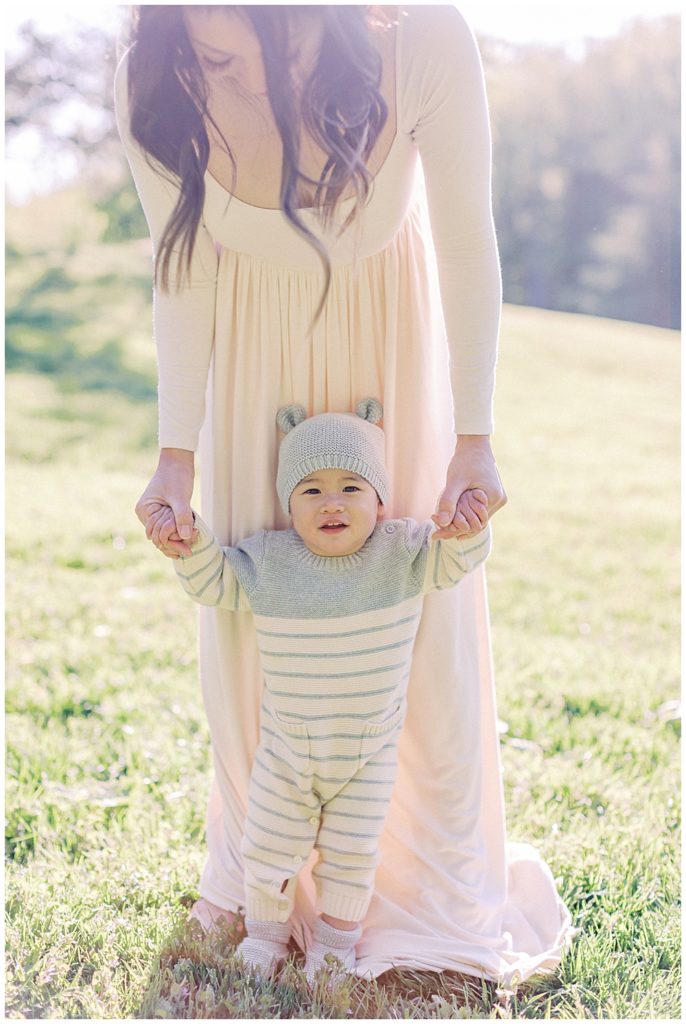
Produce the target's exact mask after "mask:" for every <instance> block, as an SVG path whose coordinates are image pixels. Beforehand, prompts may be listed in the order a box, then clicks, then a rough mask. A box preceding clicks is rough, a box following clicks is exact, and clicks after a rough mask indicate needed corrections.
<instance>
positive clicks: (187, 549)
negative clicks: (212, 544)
mask: <svg viewBox="0 0 686 1024" xmlns="http://www.w3.org/2000/svg"><path fill="white" fill-rule="evenodd" d="M194 479H195V459H194V455H193V452H189V451H186V450H185V449H183V448H163V449H162V450H161V452H160V459H159V462H158V464H157V469H156V470H155V474H154V476H153V478H152V480H151V481H150V483H149V484H148V486H147V487H146V488H145V490H144V491H143V493H142V495H141V496H140V498H139V499H138V502H137V504H136V515H137V516H138V518H139V519H140V521H141V523H142V524H143V526H144V527H145V533H146V536H147V537H148V540H151V541H152V542H153V544H154V545H155V547H156V548H158V550H160V551H161V552H162V554H163V555H166V556H167V558H178V557H179V555H190V553H191V546H190V543H189V542H190V541H191V540H192V536H193V512H192V511H191V496H192V494H193V482H194ZM169 509H171V512H172V515H171V516H170V515H169Z"/></svg>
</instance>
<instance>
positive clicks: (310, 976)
mask: <svg viewBox="0 0 686 1024" xmlns="http://www.w3.org/2000/svg"><path fill="white" fill-rule="evenodd" d="M361 936H362V925H360V924H358V925H357V927H356V928H351V929H350V930H346V929H343V928H334V927H333V925H331V924H327V923H326V921H324V920H323V919H322V918H321V917H320V918H318V919H317V922H316V924H315V926H314V937H313V942H312V945H311V946H310V948H309V949H308V951H307V958H306V959H305V976H306V978H307V980H308V981H309V983H310V984H312V983H313V981H314V978H315V975H316V973H317V971H318V970H320V968H322V967H324V968H330V965H329V964H327V963H326V961H325V959H324V958H325V957H326V956H333V957H335V958H336V960H338V962H339V964H340V965H341V967H342V968H343V970H344V971H346V970H350V969H352V968H353V967H354V966H355V964H356V963H357V958H356V956H355V943H356V942H359V941H360V938H361Z"/></svg>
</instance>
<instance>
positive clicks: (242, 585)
mask: <svg viewBox="0 0 686 1024" xmlns="http://www.w3.org/2000/svg"><path fill="white" fill-rule="evenodd" d="M195 525H196V527H197V530H198V539H197V540H196V541H195V543H194V544H193V547H192V554H191V555H189V556H187V557H186V558H178V559H176V560H175V561H174V568H175V570H176V575H177V576H178V579H179V583H180V584H181V586H182V587H183V589H184V590H185V591H186V593H187V594H188V596H189V597H191V598H192V599H193V600H194V601H196V602H197V603H198V604H206V605H211V606H212V607H215V608H224V609H226V610H227V611H232V612H239V611H249V610H250V603H249V600H248V591H251V590H253V589H254V587H255V586H256V585H257V581H258V578H259V566H260V564H261V562H262V558H263V556H264V531H261V532H260V533H257V534H255V536H254V537H251V538H249V539H248V540H247V541H246V542H245V543H244V544H242V545H239V546H238V547H227V548H222V547H220V546H219V543H218V542H217V540H216V539H215V537H214V535H213V534H212V531H211V530H210V529H209V527H208V526H207V524H206V523H205V522H204V521H203V520H202V519H201V518H200V516H199V515H198V514H197V513H196V514H195Z"/></svg>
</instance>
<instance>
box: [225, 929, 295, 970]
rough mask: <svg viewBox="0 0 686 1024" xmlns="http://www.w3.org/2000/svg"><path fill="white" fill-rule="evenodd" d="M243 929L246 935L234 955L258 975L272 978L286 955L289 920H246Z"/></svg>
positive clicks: (289, 933) (289, 932) (289, 930)
mask: <svg viewBox="0 0 686 1024" xmlns="http://www.w3.org/2000/svg"><path fill="white" fill-rule="evenodd" d="M245 930H246V931H247V933H248V937H247V939H243V941H242V942H241V943H240V945H239V946H238V947H237V949H236V956H238V957H240V958H241V960H242V961H243V963H244V964H245V966H246V967H248V968H250V969H251V970H253V971H254V972H255V973H256V974H257V975H259V977H261V978H264V979H265V980H269V979H270V978H273V977H274V974H275V973H276V969H277V967H278V966H279V964H280V963H282V961H284V960H285V959H286V957H287V956H288V940H289V939H290V937H291V923H290V921H246V922H245Z"/></svg>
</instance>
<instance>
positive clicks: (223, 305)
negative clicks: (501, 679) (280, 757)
mask: <svg viewBox="0 0 686 1024" xmlns="http://www.w3.org/2000/svg"><path fill="white" fill-rule="evenodd" d="M427 237H430V235H429V232H428V228H427V224H426V213H425V210H424V207H423V205H422V202H421V201H420V200H418V201H417V202H416V203H413V205H411V207H410V208H409V210H408V213H407V215H406V217H405V218H404V220H403V222H402V224H401V226H400V228H399V230H398V232H397V234H396V235H395V237H394V238H393V239H392V241H391V242H390V243H389V244H388V245H387V246H386V247H385V248H383V249H382V250H381V251H379V252H377V253H375V254H373V255H371V256H368V257H366V258H363V259H358V260H356V261H351V262H350V263H347V264H339V265H335V266H334V267H333V272H332V280H331V288H330V292H329V294H328V297H327V300H326V305H325V307H324V312H323V314H322V316H321V318H320V319H319V320H318V321H317V322H316V324H315V325H314V327H313V328H312V330H310V328H311V327H312V320H313V317H314V313H315V311H316V309H317V306H318V304H319V300H320V297H321V291H322V281H323V275H322V274H321V272H320V271H319V270H317V269H313V267H312V266H311V265H309V266H308V267H306V268H299V267H294V266H287V265H281V264H279V263H276V262H273V261H270V260H269V259H267V258H261V257H260V256H259V255H254V254H248V253H245V252H234V251H231V250H229V249H222V251H221V254H220V265H219V281H218V286H217V300H216V320H215V343H214V353H213V361H212V366H211V371H210V378H209V384H208V394H207V414H206V419H205V425H204V427H203V432H202V438H201V447H200V451H201V460H200V476H201V481H202V514H203V516H204V518H205V519H206V520H207V521H208V522H209V523H210V525H211V526H212V527H213V529H214V531H215V533H216V535H217V536H218V538H219V540H220V542H221V543H231V544H235V543H237V542H238V541H239V540H240V539H242V538H243V537H245V536H247V535H249V534H251V533H254V532H255V531H256V530H258V529H261V528H267V529H274V528H281V527H284V526H286V525H287V520H286V519H285V517H284V515H283V512H282V511H281V509H280V508H279V505H278V501H277V495H276V490H275V483H274V482H275V477H276V466H277V453H278V446H279V441H280V435H279V432H278V429H277V427H276V422H275V417H276V412H277V410H278V408H279V407H280V406H282V405H284V404H287V403H291V402H297V403H299V404H302V405H304V406H305V407H306V409H307V412H308V415H314V414H316V413H321V412H350V411H352V410H353V409H354V408H355V406H356V404H357V402H359V401H360V399H362V398H367V397H376V398H379V399H380V400H381V401H382V403H383V407H384V419H383V424H382V425H383V427H384V430H385V433H386V439H387V454H388V466H389V477H390V482H391V484H390V489H391V495H390V500H389V503H388V506H387V513H388V515H389V516H391V517H399V516H412V517H414V518H416V519H423V518H427V517H428V516H429V515H430V514H431V513H432V512H433V511H434V509H435V504H436V501H437V498H438V495H439V494H440V491H441V489H442V487H443V486H444V481H445V471H446V467H447V465H448V462H449V460H450V456H451V454H452V448H453V445H454V434H453V426H452V425H453V410H452V397H451V392H450V382H449V376H448V354H447V347H446V343H445V334H444V327H443V323H442V315H441V313H440V309H441V305H440V301H439V298H438V295H437V291H436V273H435V267H434V264H433V256H432V253H431V252H430V251H427V248H426V245H425V239H426V238H427ZM264 248H265V253H268V252H269V251H270V247H269V239H265V246H264ZM495 544H496V545H497V520H496V524H495ZM200 611H201V629H200V643H201V652H200V656H201V675H202V688H203V697H204V702H205V706H206V710H207V716H208V720H209V725H210V731H211V737H212V747H213V756H214V769H215V780H214V783H213V787H212V791H211V796H210V803H209V814H208V827H207V843H208V860H207V864H206V867H205V870H204V873H203V877H202V882H201V893H202V895H203V896H204V897H206V898H207V899H208V900H210V901H211V902H212V903H215V904H217V905H219V906H221V907H224V908H226V909H229V910H237V909H238V908H240V907H242V906H243V905H244V889H243V871H242V865H241V856H240V843H241V836H242V832H243V822H244V818H245V813H246V801H247V792H248V782H249V778H250V770H251V764H252V759H253V755H254V751H255V747H256V745H257V742H258V735H259V708H260V699H261V691H262V676H261V672H260V665H259V660H258V653H257V644H256V641H255V634H254V627H253V623H252V618H251V616H250V615H249V614H247V613H230V612H226V611H217V610H215V609H207V608H202V609H201V610H200ZM314 858H316V853H313V854H312V857H311V858H310V862H309V863H308V864H306V865H305V866H304V868H303V869H302V871H301V873H300V875H299V880H298V887H297V894H296V908H295V912H294V918H293V922H294V936H295V939H296V941H297V942H298V943H299V944H300V945H301V946H303V947H305V946H306V945H307V943H308V942H309V940H310V936H311V929H312V925H313V922H314V919H315V906H314V886H313V883H312V880H311V877H310V871H311V867H312V864H313V863H314ZM568 935H569V915H568V913H567V910H566V908H565V907H564V905H563V904H562V903H561V901H560V899H559V897H558V895H557V892H556V887H555V883H554V880H553V878H552V876H551V873H550V871H549V869H548V867H547V865H546V864H545V863H544V862H543V861H542V860H541V859H540V858H539V856H538V855H537V854H536V852H535V851H534V850H533V848H531V847H530V846H528V845H526V844H507V843H506V836H505V826H504V811H503V794H502V785H501V776H500V758H499V740H498V732H497V717H496V705H495V697H494V685H493V670H492V661H491V652H490V637H489V623H488V609H487V598H486V582H485V574H484V571H483V569H479V570H477V571H476V572H475V573H473V574H472V575H470V576H468V577H467V578H466V579H465V580H464V581H463V582H461V583H460V584H459V586H457V587H456V588H454V589H452V590H448V591H445V592H441V593H436V594H431V595H429V596H427V598H426V600H425V605H424V612H423V616H422V622H421V626H420V630H419V635H418V637H417V642H416V647H415V653H414V659H413V670H412V675H411V679H410V684H409V691H408V716H407V721H406V724H405V727H404V729H403V732H402V736H401V740H400V745H399V771H398V777H397V782H396V786H395V790H394V795H393V799H392V803H391V807H390V811H389V815H388V818H387V822H386V825H385V829H384V832H383V835H382V840H381V860H380V865H379V868H378V871H377V876H376V883H375V895H374V897H373V900H372V903H371V907H370V909H369V912H368V915H367V918H366V920H365V922H364V932H363V936H362V939H361V941H360V943H359V944H358V946H357V953H358V973H360V974H366V975H371V976H376V975H378V974H380V973H382V972H383V971H385V970H387V969H389V968H391V967H393V966H399V967H410V968H414V969H427V970H443V969H450V970H457V971H463V972H465V973H467V974H473V975H477V976H486V977H490V978H493V979H496V980H499V981H503V980H505V981H508V980H511V979H512V978H513V976H514V975H515V974H517V975H519V977H521V978H525V977H527V976H528V975H530V974H531V973H532V972H533V971H535V970H538V969H541V968H546V967H548V968H552V967H554V966H556V964H557V963H558V961H559V957H560V952H561V949H562V947H563V945H564V944H565V941H566V939H567V937H568Z"/></svg>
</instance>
